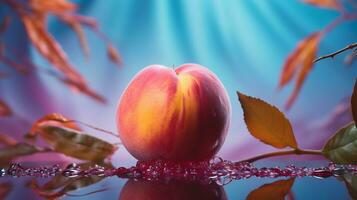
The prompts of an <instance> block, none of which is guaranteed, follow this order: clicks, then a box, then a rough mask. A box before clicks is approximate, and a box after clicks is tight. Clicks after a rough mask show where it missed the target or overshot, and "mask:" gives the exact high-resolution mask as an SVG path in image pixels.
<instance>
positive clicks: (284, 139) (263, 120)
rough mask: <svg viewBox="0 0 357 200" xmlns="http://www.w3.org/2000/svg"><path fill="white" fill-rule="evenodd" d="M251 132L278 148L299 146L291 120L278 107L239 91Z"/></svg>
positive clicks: (245, 118) (246, 121)
mask: <svg viewBox="0 0 357 200" xmlns="http://www.w3.org/2000/svg"><path fill="white" fill-rule="evenodd" d="M237 94H238V97H239V101H240V103H241V105H242V109H243V112H244V120H245V123H246V124H247V127H248V130H249V132H250V134H252V135H253V136H254V137H255V138H257V139H259V140H261V141H262V142H264V143H266V144H269V145H272V146H274V147H276V148H284V147H291V148H294V149H296V148H298V145H297V142H296V139H295V136H294V132H293V129H292V127H291V124H290V122H289V120H288V119H287V118H286V117H285V116H284V114H283V113H282V112H281V111H279V109H278V108H276V107H275V106H272V105H270V104H268V103H266V102H264V101H262V100H260V99H257V98H254V97H250V96H247V95H244V94H242V93H240V92H237Z"/></svg>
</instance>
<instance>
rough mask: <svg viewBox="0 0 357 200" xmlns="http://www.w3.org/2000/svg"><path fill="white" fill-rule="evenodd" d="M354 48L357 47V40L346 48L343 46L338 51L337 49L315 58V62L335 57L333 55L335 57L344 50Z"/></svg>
mask: <svg viewBox="0 0 357 200" xmlns="http://www.w3.org/2000/svg"><path fill="white" fill-rule="evenodd" d="M353 48H357V42H356V43H353V44H350V45H348V46H346V47H345V48H342V49H340V50H338V51H336V52H333V53H330V54H327V55H324V56H321V57H319V58H317V59H315V60H314V63H315V62H318V61H320V60H323V59H326V58H333V57H335V56H336V55H338V54H340V53H342V52H344V51H347V50H350V49H353Z"/></svg>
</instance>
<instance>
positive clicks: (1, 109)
mask: <svg viewBox="0 0 357 200" xmlns="http://www.w3.org/2000/svg"><path fill="white" fill-rule="evenodd" d="M12 114H13V112H12V110H11V108H10V107H9V105H7V103H5V101H3V100H1V99H0V117H1V116H2V117H5V116H11V115H12Z"/></svg>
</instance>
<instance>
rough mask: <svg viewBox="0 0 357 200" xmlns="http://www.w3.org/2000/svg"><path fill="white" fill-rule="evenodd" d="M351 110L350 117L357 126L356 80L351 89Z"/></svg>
mask: <svg viewBox="0 0 357 200" xmlns="http://www.w3.org/2000/svg"><path fill="white" fill-rule="evenodd" d="M351 108H352V115H353V120H354V121H355V124H357V79H356V82H355V86H354V88H353V93H352V98H351Z"/></svg>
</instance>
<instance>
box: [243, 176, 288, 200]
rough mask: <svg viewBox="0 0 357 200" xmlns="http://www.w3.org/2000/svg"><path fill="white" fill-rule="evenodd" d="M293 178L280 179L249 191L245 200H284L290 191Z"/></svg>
mask: <svg viewBox="0 0 357 200" xmlns="http://www.w3.org/2000/svg"><path fill="white" fill-rule="evenodd" d="M294 181H295V179H288V180H280V181H275V182H273V183H269V184H265V185H263V186H261V187H259V188H257V189H255V190H253V191H252V192H250V193H249V195H248V197H247V200H256V199H264V200H284V199H285V196H286V195H287V194H288V193H289V192H290V190H291V187H292V186H293V184H294Z"/></svg>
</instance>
